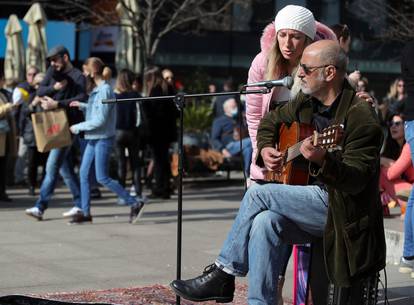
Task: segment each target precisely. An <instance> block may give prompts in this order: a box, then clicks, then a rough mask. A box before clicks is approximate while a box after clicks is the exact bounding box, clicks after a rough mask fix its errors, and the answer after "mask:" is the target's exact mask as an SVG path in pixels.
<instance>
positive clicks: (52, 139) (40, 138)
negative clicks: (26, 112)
mask: <svg viewBox="0 0 414 305" xmlns="http://www.w3.org/2000/svg"><path fill="white" fill-rule="evenodd" d="M31 117H32V123H33V131H34V135H35V140H36V146H37V150H38V151H39V152H47V151H49V150H51V149H53V148H60V147H65V146H69V145H71V144H72V138H71V134H70V131H69V123H68V118H67V116H66V111H65V110H64V109H55V110H51V111H42V112H35V113H32V115H31Z"/></svg>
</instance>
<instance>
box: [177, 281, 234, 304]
mask: <svg viewBox="0 0 414 305" xmlns="http://www.w3.org/2000/svg"><path fill="white" fill-rule="evenodd" d="M170 287H171V289H172V290H174V292H175V294H177V295H179V296H180V297H182V298H183V299H186V300H190V301H194V302H205V301H216V303H230V302H233V297H209V298H193V297H191V296H188V295H185V294H184V293H183V292H181V291H180V290H177V289H176V288H175V287H174V286H173V285H172V284H170Z"/></svg>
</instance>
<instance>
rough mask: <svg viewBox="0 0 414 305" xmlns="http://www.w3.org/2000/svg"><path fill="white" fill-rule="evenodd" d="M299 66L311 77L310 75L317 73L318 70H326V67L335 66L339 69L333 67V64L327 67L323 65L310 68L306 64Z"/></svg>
mask: <svg viewBox="0 0 414 305" xmlns="http://www.w3.org/2000/svg"><path fill="white" fill-rule="evenodd" d="M299 66H300V67H301V68H302V69H303V72H305V74H306V75H309V74H311V73H313V72H315V71H316V70H318V69H321V68H326V67H329V66H334V67H335V68H336V69H338V67H337V66H335V65H332V64H327V65H323V66H315V67H308V66H307V65H305V64H302V63H299Z"/></svg>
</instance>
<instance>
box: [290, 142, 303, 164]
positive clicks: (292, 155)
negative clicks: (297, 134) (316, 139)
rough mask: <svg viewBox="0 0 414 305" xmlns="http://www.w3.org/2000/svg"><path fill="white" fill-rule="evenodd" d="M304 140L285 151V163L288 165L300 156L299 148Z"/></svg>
mask: <svg viewBox="0 0 414 305" xmlns="http://www.w3.org/2000/svg"><path fill="white" fill-rule="evenodd" d="M303 141H304V140H302V141H300V142H298V143H296V144H294V145H292V146H290V147H289V148H288V149H287V151H286V156H285V158H286V159H285V163H288V162H290V161H292V160H293V159H295V158H297V157H299V156H300V154H301V153H300V146H301V145H302V143H303Z"/></svg>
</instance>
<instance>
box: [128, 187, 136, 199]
mask: <svg viewBox="0 0 414 305" xmlns="http://www.w3.org/2000/svg"><path fill="white" fill-rule="evenodd" d="M136 195H137V192H136V191H135V186H133V185H131V188H130V189H129V196H131V197H135V196H136Z"/></svg>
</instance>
